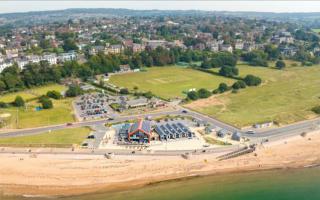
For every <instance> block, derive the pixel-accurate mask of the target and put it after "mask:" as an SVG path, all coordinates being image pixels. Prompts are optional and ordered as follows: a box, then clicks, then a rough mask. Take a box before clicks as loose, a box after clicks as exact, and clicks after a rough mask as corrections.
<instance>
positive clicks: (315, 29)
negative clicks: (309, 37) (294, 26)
mask: <svg viewBox="0 0 320 200" xmlns="http://www.w3.org/2000/svg"><path fill="white" fill-rule="evenodd" d="M312 31H313V32H315V33H320V28H313V29H312Z"/></svg>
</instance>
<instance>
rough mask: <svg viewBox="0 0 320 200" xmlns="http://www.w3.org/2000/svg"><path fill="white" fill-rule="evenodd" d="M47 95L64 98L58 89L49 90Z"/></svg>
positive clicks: (53, 97)
mask: <svg viewBox="0 0 320 200" xmlns="http://www.w3.org/2000/svg"><path fill="white" fill-rule="evenodd" d="M47 96H48V97H50V98H52V99H61V98H62V95H61V94H60V92H58V91H56V90H52V91H48V92H47Z"/></svg>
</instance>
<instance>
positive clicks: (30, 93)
mask: <svg viewBox="0 0 320 200" xmlns="http://www.w3.org/2000/svg"><path fill="white" fill-rule="evenodd" d="M66 89H67V88H66V87H65V86H63V85H58V84H51V85H47V86H41V87H35V88H32V89H28V90H24V91H21V92H14V93H9V94H5V95H1V96H0V101H2V102H6V103H10V102H12V101H14V99H15V98H16V96H18V95H19V96H21V97H22V98H23V99H24V100H29V99H33V98H36V97H38V96H41V95H44V94H46V93H47V91H49V90H56V91H59V92H62V91H64V90H66Z"/></svg>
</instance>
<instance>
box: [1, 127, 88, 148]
mask: <svg viewBox="0 0 320 200" xmlns="http://www.w3.org/2000/svg"><path fill="white" fill-rule="evenodd" d="M90 131H91V129H90V128H88V127H81V128H67V129H64V130H56V131H51V132H45V133H42V134H37V135H30V136H21V137H11V138H0V146H28V147H33V146H34V147H38V146H43V147H71V146H72V145H73V144H76V145H80V144H81V143H82V142H83V141H84V140H85V139H86V137H87V136H88V135H89V133H90Z"/></svg>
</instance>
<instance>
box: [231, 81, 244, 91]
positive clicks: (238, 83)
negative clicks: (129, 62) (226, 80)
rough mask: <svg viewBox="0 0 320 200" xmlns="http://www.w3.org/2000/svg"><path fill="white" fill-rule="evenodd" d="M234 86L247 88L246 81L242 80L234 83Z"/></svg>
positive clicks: (235, 87) (236, 88) (234, 87)
mask: <svg viewBox="0 0 320 200" xmlns="http://www.w3.org/2000/svg"><path fill="white" fill-rule="evenodd" d="M232 88H233V89H235V90H239V89H242V88H246V83H245V82H244V81H242V80H239V81H237V82H235V83H234V84H233V85H232Z"/></svg>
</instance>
